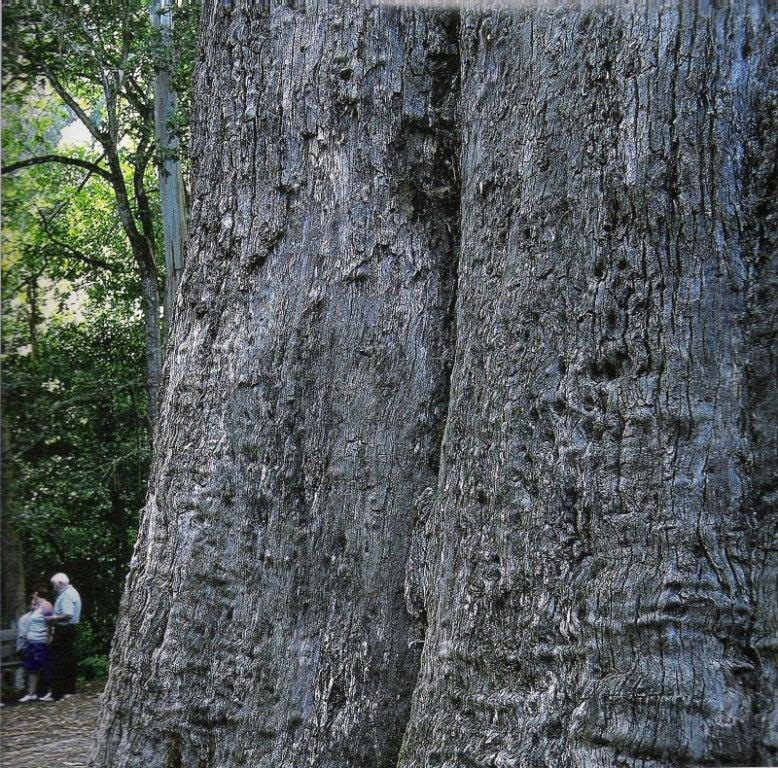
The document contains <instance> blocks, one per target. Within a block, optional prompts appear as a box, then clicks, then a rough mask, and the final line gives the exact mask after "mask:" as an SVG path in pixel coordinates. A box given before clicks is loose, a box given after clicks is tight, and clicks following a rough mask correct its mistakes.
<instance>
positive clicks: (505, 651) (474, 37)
mask: <svg viewBox="0 0 778 768" xmlns="http://www.w3.org/2000/svg"><path fill="white" fill-rule="evenodd" d="M258 5H260V6H261V5H263V4H256V3H250V2H248V0H244V1H242V2H222V1H221V0H220V1H219V2H217V0H209V2H208V3H207V4H206V7H205V9H204V15H203V22H204V23H203V57H202V62H201V66H200V69H199V75H198V80H197V93H196V98H195V102H196V103H197V104H198V105H199V109H198V114H197V115H196V119H195V124H194V127H193V136H194V138H195V141H194V152H195V156H194V158H195V172H196V179H197V185H196V190H195V200H194V207H193V222H192V235H191V239H190V242H189V246H190V247H189V253H190V262H189V264H188V265H187V267H186V270H185V276H184V282H183V285H182V290H181V292H180V294H179V299H178V301H179V305H178V312H179V315H178V319H177V324H176V325H175V327H174V335H173V339H172V345H171V347H170V350H171V352H170V355H169V359H168V360H167V363H166V366H167V367H166V371H167V373H166V379H165V384H164V386H163V398H162V405H161V422H160V428H159V431H158V436H157V444H156V459H155V464H154V468H153V472H152V481H151V491H150V495H149V500H148V504H147V507H146V510H145V513H144V518H143V525H142V529H141V534H140V538H139V541H138V545H137V548H136V551H135V555H134V558H133V564H132V568H131V572H130V576H129V578H128V582H127V590H126V593H125V598H124V604H123V609H122V617H121V620H120V622H119V628H118V631H117V642H116V644H115V648H114V652H113V658H112V671H111V677H110V680H109V684H108V689H107V693H106V698H105V702H104V707H103V713H102V717H101V723H100V729H99V734H98V739H99V743H98V748H97V751H96V765H97V766H132V765H143V766H148V767H149V768H156V767H157V766H166V768H167V766H173V767H174V768H178V767H182V766H187V767H188V766H194V765H200V766H206V767H207V768H215V766H219V768H225V767H227V766H229V767H230V768H232V767H233V766H260V768H270V767H271V766H272V767H273V768H276V767H277V766H279V767H281V768H293V767H294V768H298V767H301V766H317V767H319V766H323V767H325V768H326V767H331V768H335V766H337V767H338V768H373V766H395V765H397V764H398V758H397V751H398V748H399V743H400V740H401V739H402V738H403V734H404V739H405V741H404V746H403V748H402V753H401V755H400V757H399V765H400V766H403V768H411V766H413V768H422V766H423V767H424V768H432V766H436V768H462V767H463V766H499V767H500V768H508V767H510V766H513V767H519V766H521V767H522V768H525V767H526V768H530V767H532V768H536V767H538V766H546V767H547V768H551V767H552V766H553V767H554V768H556V766H575V767H576V768H590V767H591V768H596V767H597V766H603V768H604V766H609V767H610V766H614V765H623V766H633V767H634V768H637V767H638V766H640V768H670V767H671V766H692V765H713V764H730V765H735V764H757V763H761V764H769V763H770V762H774V761H775V760H776V735H775V731H774V730H771V727H772V728H774V723H775V712H774V710H773V709H772V705H771V703H770V696H771V695H772V694H773V691H774V688H775V656H774V654H775V647H776V645H775V634H776V627H775V573H776V567H775V556H774V555H775V552H774V541H775V533H776V531H775V520H774V518H773V517H771V516H770V514H769V513H770V512H771V510H773V509H774V501H775V499H774V496H775V491H774V488H775V484H774V476H775V475H774V469H773V462H774V461H775V452H776V440H775V426H774V418H775V414H774V402H775V400H774V392H773V390H772V388H771V383H772V379H771V377H774V375H775V365H774V358H773V357H772V356H771V354H772V353H771V350H772V347H771V344H772V342H773V339H774V335H775V329H774V327H773V326H772V323H774V317H775V311H774V307H773V308H771V307H770V306H768V301H769V300H771V299H772V298H773V296H774V293H771V291H770V285H771V283H770V281H771V280H774V267H775V265H774V261H771V259H774V253H775V240H774V236H772V235H770V234H769V233H770V231H771V230H770V225H771V222H772V224H773V225H774V220H773V218H772V217H773V212H772V210H771V209H769V207H768V203H769V202H770V194H771V189H770V183H771V178H772V175H771V174H772V173H773V171H774V168H773V167H772V164H773V162H774V149H771V148H770V147H768V146H767V144H768V139H769V138H770V137H772V135H773V134H774V131H775V122H774V114H773V113H772V112H771V109H772V105H771V101H770V99H771V95H770V92H769V90H768V87H767V77H768V66H769V61H770V55H771V51H772V50H773V49H772V47H771V46H773V45H774V38H773V32H772V31H771V30H770V28H769V27H768V21H769V18H768V16H767V10H766V3H765V2H760V1H759V0H753V2H748V3H740V2H735V0H730V1H729V2H720V3H715V4H714V3H711V2H707V0H704V1H702V2H699V3H695V4H691V3H677V2H675V0H673V1H672V2H671V0H660V1H659V2H653V1H652V2H640V3H637V2H636V3H628V4H621V5H618V4H614V6H613V7H611V8H610V9H605V10H604V9H602V8H600V9H595V10H589V11H573V10H570V9H569V8H568V9H564V10H559V11H555V12H552V13H549V12H545V11H543V12H540V11H528V10H515V11H512V12H503V13H501V14H482V13H470V14H467V15H466V16H465V23H464V24H463V28H462V31H461V38H460V40H459V50H460V51H461V57H458V56H457V51H456V47H457V39H456V38H457V36H458V35H459V32H458V30H457V25H456V24H455V23H454V21H453V17H451V16H450V15H447V14H435V13H422V12H420V11H415V12H414V11H408V10H405V11H402V12H401V11H397V10H391V9H387V8H384V9H369V8H368V6H367V5H366V4H364V5H360V4H356V3H355V4H351V5H347V4H345V3H333V4H332V5H329V6H328V5H326V4H321V5H316V6H315V8H314V4H311V8H310V9H309V10H308V11H305V10H302V9H301V8H299V7H289V6H276V5H273V6H272V8H271V10H270V11H268V10H262V9H261V8H260V7H258ZM292 5H295V4H292ZM460 58H461V62H460ZM460 63H461V73H462V90H461V107H460V115H461V120H462V137H461V147H460V149H461V165H462V189H461V198H460V200H461V206H462V207H461V216H460V212H459V210H458V203H459V200H455V196H456V195H458V194H459V190H457V189H456V175H455V173H454V169H453V168H452V166H451V164H450V163H449V162H447V158H448V156H449V155H450V154H453V147H452V146H451V145H452V142H453V141H454V140H455V139H456V135H455V131H454V128H453V125H452V115H451V110H450V106H451V104H450V101H451V97H452V96H456V95H458V94H457V92H456V88H457V84H456V74H457V72H458V70H459V65H460ZM460 218H461V228H462V236H461V256H460V255H459V254H458V240H459V234H458V229H459V221H460ZM455 259H456V268H455ZM457 273H458V284H459V292H458V297H457V311H456V322H455V323H454V322H453V320H454V318H453V317H451V316H450V305H451V301H452V298H453V281H454V275H455V274H457ZM773 289H774V286H773ZM454 327H455V328H456V334H455V336H456V338H454V331H453V329H454ZM452 355H453V372H452V376H451V394H450V397H449V394H448V386H447V373H448V366H449V362H448V361H449V360H451V359H452ZM449 401H450V405H448V403H449ZM447 407H448V416H447V417H446V409H447ZM444 420H445V437H442V434H441V430H442V427H443V422H444ZM441 441H442V455H441V456H440V457H439V453H441V451H439V448H438V446H439V445H440V444H441ZM772 514H774V512H773V513H772ZM406 560H407V567H406ZM403 588H404V589H405V602H406V605H405V606H404V605H403V595H402V592H403ZM425 621H426V622H428V626H427V627H426V635H424V622H425ZM420 629H421V631H420ZM422 637H423V639H424V648H423V655H422V660H421V669H420V673H419V677H418V680H417V679H416V673H417V671H418V669H419V668H418V664H419V658H418V653H419V651H418V642H417V640H420V639H421V638H422ZM414 686H415V691H414V690H413V689H414ZM412 693H413V696H414V701H413V709H412V711H411V714H410V722H409V723H408V724H407V728H406V720H407V718H408V708H409V702H410V699H411V695H412Z"/></svg>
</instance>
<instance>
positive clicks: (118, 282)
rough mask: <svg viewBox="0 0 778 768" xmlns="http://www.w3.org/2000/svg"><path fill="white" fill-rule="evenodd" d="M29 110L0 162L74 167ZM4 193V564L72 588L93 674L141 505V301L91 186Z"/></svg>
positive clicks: (33, 171)
mask: <svg viewBox="0 0 778 768" xmlns="http://www.w3.org/2000/svg"><path fill="white" fill-rule="evenodd" d="M27 107H28V109H27V111H25V112H24V113H21V112H19V111H16V110H13V109H7V110H6V112H5V115H4V130H5V131H6V135H5V136H4V140H3V145H4V147H5V148H6V152H7V154H12V153H13V151H14V148H15V145H16V143H17V142H19V141H23V142H24V144H25V145H26V146H35V147H36V148H37V149H38V150H40V151H41V152H49V151H51V152H53V151H55V150H56V151H65V150H67V151H68V152H69V153H70V155H71V156H77V155H78V153H79V151H80V150H79V149H78V148H77V147H62V148H61V149H60V150H57V143H58V141H59V135H60V131H61V130H62V127H67V126H68V116H67V114H66V112H65V110H64V109H63V108H61V107H57V104H56V101H55V100H52V98H51V96H50V94H45V93H44V94H42V95H41V96H39V98H38V99H37V100H35V101H32V100H30V101H28V102H27ZM3 193H4V194H3V225H4V226H3V243H2V245H3V403H4V424H3V426H4V430H5V444H4V455H3V471H4V488H3V525H4V526H8V528H10V529H11V530H12V531H13V532H14V533H15V534H16V536H17V539H18V541H19V545H18V546H17V547H15V548H14V547H13V546H12V545H13V543H14V542H13V540H11V541H9V540H6V539H5V538H4V540H3V553H2V557H3V562H4V564H5V563H6V560H7V558H8V553H9V550H10V551H11V555H12V557H11V558H8V559H9V560H10V561H12V560H13V559H14V558H13V555H14V549H16V550H20V551H21V552H23V554H24V558H23V563H22V562H19V561H18V559H17V568H18V570H17V572H16V574H15V578H14V580H13V581H14V583H17V584H21V583H23V581H25V580H26V582H27V584H28V585H31V584H34V583H36V582H39V581H44V582H45V581H46V580H47V579H48V576H50V575H51V573H52V572H55V571H57V570H64V571H65V572H67V573H68V574H69V575H71V577H72V578H73V580H74V583H77V584H78V587H79V589H80V590H81V591H82V595H83V597H84V601H85V612H84V617H85V621H86V624H85V628H84V631H83V632H82V636H81V643H82V648H81V651H80V656H81V659H82V662H83V663H82V671H88V670H87V669H86V667H88V666H89V665H90V664H92V666H94V664H95V663H98V662H96V661H94V658H95V657H96V656H99V655H100V654H103V655H104V654H105V653H106V652H107V648H108V644H109V641H110V636H111V633H112V630H113V619H114V616H115V613H116V608H117V604H118V598H119V594H120V591H121V585H122V582H123V578H124V572H125V570H126V567H127V563H128V561H129V556H130V551H131V548H132V542H133V540H134V538H135V534H136V530H137V510H138V509H139V507H140V506H141V504H142V500H143V497H144V494H145V483H146V475H147V469H148V443H149V422H148V419H147V416H146V413H147V404H146V397H147V392H146V386H145V373H144V341H143V315H142V310H141V299H140V291H139V286H138V282H137V278H136V273H135V270H134V268H133V262H132V256H131V254H130V253H129V248H128V247H127V242H126V239H125V238H124V236H123V233H122V230H121V227H120V226H119V222H118V217H117V215H116V211H115V202H114V198H113V195H112V192H111V190H110V189H109V188H108V187H107V186H106V185H105V184H104V183H103V182H102V181H101V180H100V179H99V178H97V177H95V176H89V177H88V178H86V179H85V178H84V171H83V170H82V169H81V168H79V167H75V166H71V165H63V164H58V163H57V164H41V165H37V166H34V167H31V168H30V169H29V170H28V171H27V172H26V173H24V174H19V175H14V176H12V177H9V178H8V179H7V180H6V183H5V184H4V187H3ZM9 545H11V546H9ZM22 577H26V579H23V578H22ZM17 588H18V589H21V590H22V591H23V586H18V587H17ZM3 600H4V604H3V610H4V613H5V615H4V618H5V619H6V621H7V620H10V619H13V618H16V617H17V616H18V615H19V609H20V606H19V605H15V604H13V603H12V602H11V601H10V599H9V597H8V596H7V595H5V594H4V598H3ZM89 660H93V661H89ZM103 667H104V662H103ZM92 671H96V670H92ZM97 671H99V670H97Z"/></svg>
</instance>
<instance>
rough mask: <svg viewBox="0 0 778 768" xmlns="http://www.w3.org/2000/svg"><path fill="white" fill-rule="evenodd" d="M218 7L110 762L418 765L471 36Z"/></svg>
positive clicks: (122, 642) (338, 9)
mask: <svg viewBox="0 0 778 768" xmlns="http://www.w3.org/2000/svg"><path fill="white" fill-rule="evenodd" d="M448 22H449V20H448V17H446V16H434V17H433V16H431V15H426V14H424V13H420V12H419V13H416V12H413V11H398V10H393V9H370V8H369V7H368V5H367V4H366V3H364V4H363V3H355V4H353V5H345V4H342V3H332V4H331V5H326V4H322V5H321V6H317V7H314V6H310V7H309V8H308V9H307V10H306V9H305V8H304V7H303V6H302V5H300V6H298V7H292V6H289V5H272V7H271V8H270V9H269V10H268V8H267V7H265V6H264V4H261V3H255V2H250V1H249V0H246V1H245V2H234V3H223V2H216V1H215V0H214V1H212V2H207V3H206V4H205V7H204V10H203V32H202V34H203V42H204V44H203V56H202V61H201V62H200V65H199V69H198V75H197V81H196V98H195V103H196V104H197V105H198V110H197V114H196V116H195V122H194V129H193V136H194V148H193V152H194V159H195V177H196V188H195V193H194V202H193V210H192V228H191V232H192V237H191V240H190V242H189V248H188V254H189V256H188V263H187V266H186V269H185V275H184V281H183V284H182V290H181V292H180V294H179V302H178V306H177V310H176V311H177V317H176V323H175V324H174V326H173V336H172V340H171V341H172V343H171V346H170V353H169V355H168V359H167V361H166V378H165V384H164V387H163V398H162V401H161V409H160V425H159V429H158V433H157V441H156V458H155V462H154V467H153V470H152V478H151V485H150V493H149V499H148V504H147V507H146V509H145V512H144V515H143V522H142V528H141V532H140V537H139V541H138V544H137V547H136V550H135V554H134V557H133V561H132V565H131V569H130V574H129V577H128V581H127V588H126V592H125V597H124V602H123V607H122V617H121V619H120V621H119V625H118V629H117V635H116V637H117V641H116V643H115V646H114V652H113V656H112V669H111V675H110V679H109V682H108V686H107V691H106V694H105V701H104V705H103V712H102V717H101V722H100V726H99V732H98V739H97V747H96V751H95V755H94V761H95V765H98V766H108V765H111V766H139V765H142V766H144V768H154V767H155V766H165V767H166V768H167V767H168V766H195V765H200V766H216V765H218V766H266V767H267V768H271V767H272V768H281V767H282V766H288V768H299V767H300V766H319V767H321V766H344V765H349V766H393V765H394V764H395V763H396V755H397V751H398V749H399V745H400V742H401V738H402V733H403V729H404V725H405V722H406V720H407V717H408V712H409V704H410V695H411V690H412V687H413V684H414V681H415V678H416V673H417V669H418V657H419V649H418V647H409V637H410V635H411V633H412V631H413V628H412V626H411V619H410V617H409V616H408V614H407V613H406V610H405V604H404V597H403V581H404V572H405V564H406V560H407V555H408V543H409V539H410V533H411V527H412V515H413V509H414V502H415V499H416V497H417V496H419V495H420V494H421V493H422V492H423V491H424V490H425V489H426V488H429V487H431V486H434V483H435V479H436V476H437V471H438V449H439V441H440V432H441V429H442V423H443V418H444V415H445V399H446V390H447V385H448V371H449V369H450V359H449V357H448V356H447V353H448V351H449V350H450V348H451V342H450V326H451V318H450V315H451V311H452V308H453V284H454V275H453V272H452V270H453V266H454V247H455V244H456V242H457V237H456V226H457V219H458V213H457V206H458V194H457V192H456V190H455V187H454V169H453V166H452V162H451V157H452V156H453V154H454V152H453V150H452V147H451V145H452V143H453V114H452V105H453V98H452V97H454V96H455V95H456V88H455V87H454V85H453V84H452V78H456V76H457V72H458V69H457V60H456V58H455V57H452V55H451V49H452V48H453V47H455V46H456V37H457V33H456V26H452V25H450V24H449V23H448Z"/></svg>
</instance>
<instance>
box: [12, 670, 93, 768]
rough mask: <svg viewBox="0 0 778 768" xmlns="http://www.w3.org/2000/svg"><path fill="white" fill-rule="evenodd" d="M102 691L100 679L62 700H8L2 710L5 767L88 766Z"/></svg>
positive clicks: (49, 767)
mask: <svg viewBox="0 0 778 768" xmlns="http://www.w3.org/2000/svg"><path fill="white" fill-rule="evenodd" d="M101 692H102V684H101V683H85V684H82V685H81V686H80V687H79V692H78V693H77V694H76V695H75V696H72V697H71V698H69V699H63V700H62V701H55V702H51V703H49V704H40V703H37V702H36V703H34V704H14V703H11V704H8V703H6V704H5V706H4V707H3V708H2V710H0V763H1V764H2V766H3V768H51V767H52V766H55V765H56V766H62V767H63V768H86V766H87V764H88V762H89V751H90V749H91V747H92V738H93V737H94V731H95V725H96V724H97V713H98V710H99V708H100V693H101Z"/></svg>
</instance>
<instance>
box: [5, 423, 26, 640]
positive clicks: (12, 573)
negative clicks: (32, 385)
mask: <svg viewBox="0 0 778 768" xmlns="http://www.w3.org/2000/svg"><path fill="white" fill-rule="evenodd" d="M0 429H2V433H1V434H0V440H2V443H0V445H1V446H2V455H1V456H0V470H1V471H2V475H1V476H0V477H2V489H0V491H1V493H0V499H2V508H1V509H0V512H1V513H2V514H0V587H2V590H1V591H0V627H2V628H3V629H5V628H6V627H8V626H9V624H10V622H11V621H15V620H16V619H18V618H19V616H21V615H22V614H23V613H25V611H26V608H27V600H26V594H25V589H24V549H23V547H22V541H21V536H20V535H19V528H18V526H17V524H16V521H15V520H14V519H13V518H12V517H11V516H9V514H8V513H9V509H8V487H9V485H11V481H12V476H11V472H12V467H13V464H12V463H11V461H10V460H9V457H8V454H9V452H10V447H11V445H10V441H11V436H10V434H9V432H8V427H7V426H6V422H5V417H3V418H2V421H1V422H0Z"/></svg>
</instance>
